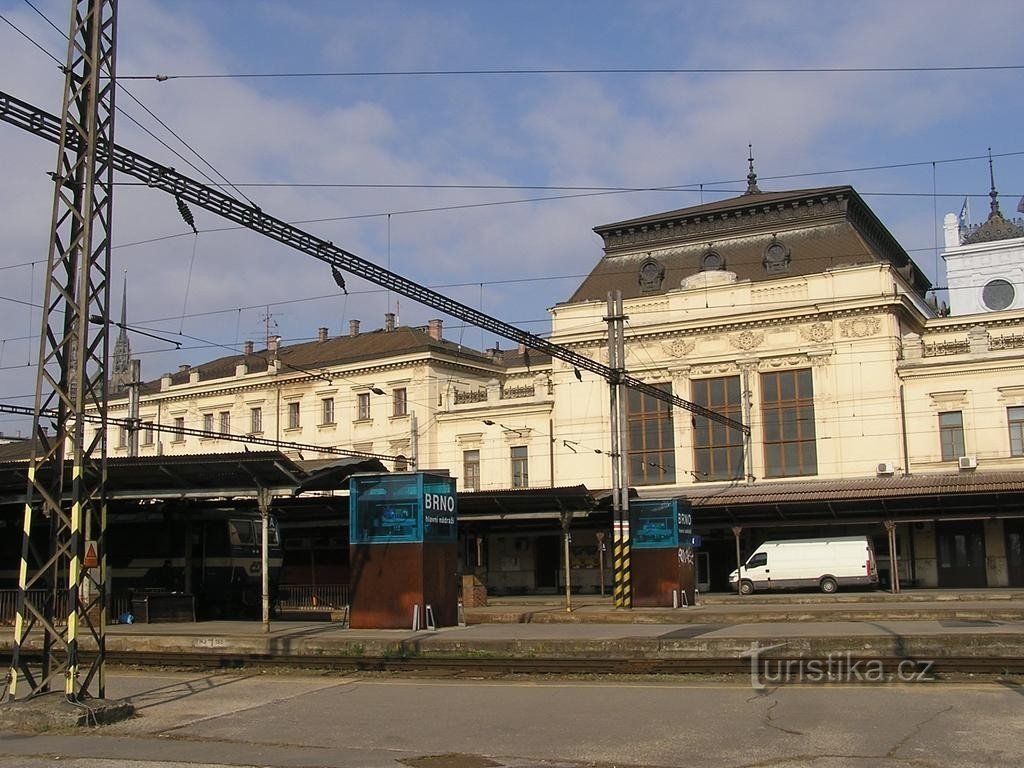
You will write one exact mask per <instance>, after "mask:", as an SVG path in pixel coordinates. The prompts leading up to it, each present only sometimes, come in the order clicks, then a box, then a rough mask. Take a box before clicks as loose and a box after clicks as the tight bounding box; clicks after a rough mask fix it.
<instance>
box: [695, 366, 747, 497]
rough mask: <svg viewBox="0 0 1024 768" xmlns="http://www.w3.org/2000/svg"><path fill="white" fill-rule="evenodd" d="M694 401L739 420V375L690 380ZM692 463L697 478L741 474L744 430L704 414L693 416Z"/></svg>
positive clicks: (725, 476) (740, 418)
mask: <svg viewBox="0 0 1024 768" xmlns="http://www.w3.org/2000/svg"><path fill="white" fill-rule="evenodd" d="M692 387H693V402H694V403H696V404H697V405H702V406H704V407H705V408H707V409H708V410H711V411H714V412H715V413H718V414H720V415H722V416H726V417H728V418H730V419H733V420H734V421H742V420H743V415H742V412H741V411H742V401H741V398H740V377H739V376H723V377H722V378H718V379H700V380H698V381H694V382H693V385H692ZM693 465H694V471H695V473H696V475H695V477H696V479H697V480H729V479H732V478H738V477H743V433H742V432H740V431H739V430H737V429H730V428H729V427H727V426H725V425H724V424H719V423H718V422H715V421H710V420H709V419H706V418H704V417H703V416H694V417H693Z"/></svg>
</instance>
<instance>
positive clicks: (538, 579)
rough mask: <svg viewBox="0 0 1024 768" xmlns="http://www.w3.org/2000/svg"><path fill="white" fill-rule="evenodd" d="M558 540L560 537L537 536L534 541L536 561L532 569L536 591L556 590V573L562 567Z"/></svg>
mask: <svg viewBox="0 0 1024 768" xmlns="http://www.w3.org/2000/svg"><path fill="white" fill-rule="evenodd" d="M560 540H561V537H560V536H538V537H537V539H536V546H537V561H536V564H535V568H534V579H535V581H534V584H535V585H536V588H537V589H538V590H541V589H545V590H546V589H552V590H553V589H557V588H558V572H559V571H560V570H561V566H562V553H561V549H560V547H559V542H560Z"/></svg>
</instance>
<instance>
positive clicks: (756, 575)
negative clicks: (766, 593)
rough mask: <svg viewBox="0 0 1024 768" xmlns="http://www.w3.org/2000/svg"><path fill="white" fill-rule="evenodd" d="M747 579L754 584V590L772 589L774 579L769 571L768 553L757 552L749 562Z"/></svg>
mask: <svg viewBox="0 0 1024 768" xmlns="http://www.w3.org/2000/svg"><path fill="white" fill-rule="evenodd" d="M747 578H748V579H750V581H751V582H753V584H754V589H757V590H761V589H771V588H772V579H771V571H770V570H769V563H768V553H767V552H755V553H754V554H753V555H751V557H750V559H749V560H747Z"/></svg>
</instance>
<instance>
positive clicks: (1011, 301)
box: [942, 148, 1024, 315]
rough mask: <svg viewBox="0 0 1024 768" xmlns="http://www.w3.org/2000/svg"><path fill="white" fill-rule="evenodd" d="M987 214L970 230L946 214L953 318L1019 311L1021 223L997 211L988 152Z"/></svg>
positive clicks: (1023, 289)
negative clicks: (984, 218)
mask: <svg viewBox="0 0 1024 768" xmlns="http://www.w3.org/2000/svg"><path fill="white" fill-rule="evenodd" d="M988 178H989V193H988V197H989V214H988V218H987V219H986V220H985V221H984V222H983V223H981V224H979V225H978V226H975V227H966V228H962V227H961V225H960V220H959V218H958V217H957V216H956V215H955V214H952V213H948V214H946V217H945V221H944V227H945V242H946V250H945V252H944V253H943V254H942V258H943V259H944V260H945V262H946V284H947V285H948V286H949V309H950V313H951V314H953V315H970V314H976V313H982V312H997V311H1000V310H1004V309H1021V308H1024V222H1022V221H1021V220H1020V219H1007V218H1005V217H1004V216H1003V213H1002V211H1001V210H1000V209H999V192H998V191H997V190H996V177H995V170H994V168H993V165H992V149H991V148H989V151H988Z"/></svg>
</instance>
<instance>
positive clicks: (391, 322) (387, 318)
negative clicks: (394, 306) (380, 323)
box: [384, 312, 395, 333]
mask: <svg viewBox="0 0 1024 768" xmlns="http://www.w3.org/2000/svg"><path fill="white" fill-rule="evenodd" d="M384 330H385V331H386V332H387V333H391V332H392V331H393V330H395V313H394V312H385V313H384Z"/></svg>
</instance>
